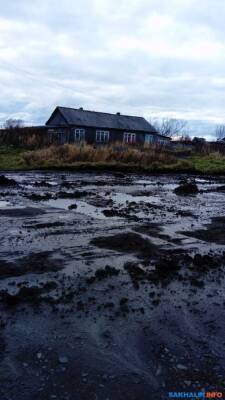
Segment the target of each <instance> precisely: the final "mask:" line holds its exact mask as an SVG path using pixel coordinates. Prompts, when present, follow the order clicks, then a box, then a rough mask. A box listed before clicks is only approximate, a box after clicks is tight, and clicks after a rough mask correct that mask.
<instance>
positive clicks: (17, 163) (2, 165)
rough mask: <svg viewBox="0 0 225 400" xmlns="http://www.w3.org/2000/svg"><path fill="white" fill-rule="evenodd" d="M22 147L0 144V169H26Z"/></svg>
mask: <svg viewBox="0 0 225 400" xmlns="http://www.w3.org/2000/svg"><path fill="white" fill-rule="evenodd" d="M23 153H24V149H21V148H18V147H14V146H0V170H3V171H5V170H19V169H26V168H27V166H26V164H25V162H24V159H23Z"/></svg>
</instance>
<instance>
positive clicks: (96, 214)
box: [45, 199, 106, 219]
mask: <svg viewBox="0 0 225 400" xmlns="http://www.w3.org/2000/svg"><path fill="white" fill-rule="evenodd" d="M45 204H46V205H48V206H50V207H54V208H62V209H64V210H68V207H69V206H71V205H72V204H76V206H77V208H76V209H74V210H73V211H72V212H77V213H80V214H85V215H87V216H88V217H92V218H99V219H106V217H105V216H104V215H103V214H102V212H101V210H100V209H99V208H98V207H94V206H92V205H90V204H88V203H85V202H84V201H78V200H76V201H74V200H70V199H56V200H48V201H46V202H45Z"/></svg>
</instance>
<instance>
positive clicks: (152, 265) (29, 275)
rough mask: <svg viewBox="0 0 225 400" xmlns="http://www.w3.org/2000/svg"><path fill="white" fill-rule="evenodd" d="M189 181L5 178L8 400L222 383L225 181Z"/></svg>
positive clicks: (1, 236) (0, 287) (1, 390)
mask: <svg viewBox="0 0 225 400" xmlns="http://www.w3.org/2000/svg"><path fill="white" fill-rule="evenodd" d="M186 178H187V177H178V176H140V175H135V174H129V175H127V176H126V175H124V174H119V173H115V174H96V173H83V174H79V173H69V172H57V173H54V172H48V173H47V172H46V173H44V172H29V173H22V172H21V173H10V174H7V175H6V176H5V177H1V179H0V245H1V254H0V299H1V302H0V307H1V316H0V338H1V343H2V344H1V348H0V350H1V351H0V353H1V354H0V374H1V379H2V382H1V386H0V398H2V399H9V398H10V399H11V400H14V399H15V400H30V399H31V398H37V399H40V400H42V399H43V400H44V399H54V398H60V399H65V400H70V399H71V400H74V399H75V400H76V399H81V398H82V399H84V400H85V399H88V400H90V399H92V398H93V399H96V398H98V399H106V398H109V399H111V400H114V399H116V400H120V399H121V400H122V399H123V400H124V399H129V400H132V399H133V400H136V399H137V398H138V399H139V398H142V399H144V400H145V399H148V400H149V398H150V397H151V394H152V393H154V398H156V399H162V398H167V393H168V391H172V390H174V391H178V390H179V391H180V390H182V391H184V390H186V391H188V390H191V391H197V390H200V389H201V388H202V387H204V388H206V389H208V390H217V391H221V390H222V389H223V385H224V373H225V362H224V360H225V337H224V332H225V319H224V318H223V317H222V316H223V314H224V307H225V295H224V290H223V287H224V283H225V282H224V281H225V275H224V272H225V239H224V238H225V234H224V232H225V231H224V228H225V223H224V221H225V201H224V199H225V198H224V196H225V194H224V184H225V178H223V177H220V178H217V179H215V178H213V177H206V178H204V179H203V178H201V177H193V178H188V179H186ZM187 184H188V185H189V186H188V187H187ZM184 186H185V187H184ZM21 384H22V387H23V391H21V390H20V388H21Z"/></svg>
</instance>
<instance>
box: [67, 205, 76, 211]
mask: <svg viewBox="0 0 225 400" xmlns="http://www.w3.org/2000/svg"><path fill="white" fill-rule="evenodd" d="M76 208H77V205H76V204H71V205H70V206H69V207H68V210H76Z"/></svg>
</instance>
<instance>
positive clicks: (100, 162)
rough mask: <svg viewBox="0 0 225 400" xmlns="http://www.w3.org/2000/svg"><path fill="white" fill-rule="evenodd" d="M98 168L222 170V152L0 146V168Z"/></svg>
mask: <svg viewBox="0 0 225 400" xmlns="http://www.w3.org/2000/svg"><path fill="white" fill-rule="evenodd" d="M31 169H46V170H47V169H48V170H60V169H70V170H74V171H75V170H81V171H82V170H83V171H85V170H89V171H90V170H98V171H124V172H147V173H157V172H158V173H192V174H193V173H198V174H225V156H223V155H221V154H220V153H211V154H209V155H204V154H198V155H197V154H195V155H191V156H190V157H188V158H187V159H185V160H181V159H178V158H177V157H176V153H172V152H171V151H165V150H164V149H163V148H161V149H160V148H158V149H157V148H150V149H137V148H127V149H126V148H124V149H123V148H122V149H121V146H120V148H119V150H118V149H116V147H115V146H114V147H113V146H109V147H102V148H98V149H94V148H93V147H92V146H87V145H86V146H83V147H80V146H74V145H63V146H50V147H47V148H44V149H39V150H34V151H29V152H28V151H27V150H25V149H22V148H18V147H15V146H0V170H2V171H6V170H31Z"/></svg>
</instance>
